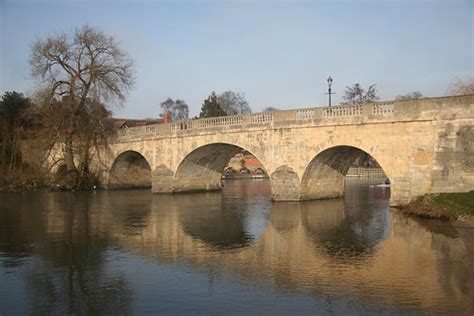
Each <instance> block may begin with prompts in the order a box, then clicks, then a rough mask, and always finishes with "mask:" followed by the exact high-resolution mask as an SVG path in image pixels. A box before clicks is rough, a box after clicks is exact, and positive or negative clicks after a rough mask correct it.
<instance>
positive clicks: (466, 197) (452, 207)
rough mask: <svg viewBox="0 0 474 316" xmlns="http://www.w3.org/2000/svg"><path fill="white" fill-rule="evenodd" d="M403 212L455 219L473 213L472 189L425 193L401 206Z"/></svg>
mask: <svg viewBox="0 0 474 316" xmlns="http://www.w3.org/2000/svg"><path fill="white" fill-rule="evenodd" d="M401 210H402V211H403V212H404V213H407V214H410V215H416V216H420V217H427V218H438V219H446V220H457V219H462V218H467V217H472V216H473V215H474V191H470V192H466V193H440V194H427V195H425V196H423V197H422V198H420V199H418V200H416V201H414V202H412V203H410V204H408V205H406V206H403V207H402V208H401Z"/></svg>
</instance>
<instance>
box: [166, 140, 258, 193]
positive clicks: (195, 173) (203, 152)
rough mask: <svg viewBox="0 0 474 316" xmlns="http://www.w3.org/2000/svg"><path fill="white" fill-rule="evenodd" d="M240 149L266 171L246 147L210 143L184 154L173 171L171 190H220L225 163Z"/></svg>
mask: <svg viewBox="0 0 474 316" xmlns="http://www.w3.org/2000/svg"><path fill="white" fill-rule="evenodd" d="M241 151H247V152H249V153H250V154H252V155H253V156H254V157H255V158H257V159H258V160H259V161H260V162H261V163H262V165H263V169H264V171H265V173H267V171H266V170H267V169H266V168H265V163H264V162H263V161H262V160H261V159H260V157H258V156H257V155H256V154H254V153H253V152H252V151H250V150H248V149H247V148H244V147H242V146H239V145H235V144H230V143H223V142H218V143H210V144H206V145H203V146H200V147H198V148H195V149H193V150H192V151H191V152H189V153H187V154H186V155H185V156H184V158H183V159H182V160H181V162H180V163H179V165H178V168H177V170H176V173H175V177H174V185H173V191H174V192H185V191H186V192H189V191H211V190H220V189H221V178H222V174H223V172H224V168H225V166H226V164H227V163H228V162H229V160H230V159H231V158H232V157H233V156H235V154H237V153H239V152H241Z"/></svg>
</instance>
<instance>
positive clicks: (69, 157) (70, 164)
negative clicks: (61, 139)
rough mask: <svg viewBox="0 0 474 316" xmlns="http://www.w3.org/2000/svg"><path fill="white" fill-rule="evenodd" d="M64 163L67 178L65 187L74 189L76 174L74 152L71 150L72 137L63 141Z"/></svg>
mask: <svg viewBox="0 0 474 316" xmlns="http://www.w3.org/2000/svg"><path fill="white" fill-rule="evenodd" d="M64 162H65V163H66V170H67V176H66V177H67V178H66V187H67V188H68V189H75V188H76V187H77V178H78V172H77V168H76V164H75V163H74V152H73V148H72V137H68V138H67V139H66V141H65V148H64Z"/></svg>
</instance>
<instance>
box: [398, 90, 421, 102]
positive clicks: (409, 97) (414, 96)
mask: <svg viewBox="0 0 474 316" xmlns="http://www.w3.org/2000/svg"><path fill="white" fill-rule="evenodd" d="M420 98H423V94H422V93H421V92H420V91H413V92H409V93H406V94H402V95H397V96H396V97H395V100H416V99H420Z"/></svg>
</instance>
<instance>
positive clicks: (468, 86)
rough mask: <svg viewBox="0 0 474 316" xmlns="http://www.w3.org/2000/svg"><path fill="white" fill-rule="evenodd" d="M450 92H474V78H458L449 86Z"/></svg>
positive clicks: (451, 93)
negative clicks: (464, 79)
mask: <svg viewBox="0 0 474 316" xmlns="http://www.w3.org/2000/svg"><path fill="white" fill-rule="evenodd" d="M447 93H448V94H450V95H465V94H474V78H470V79H467V80H466V81H463V80H460V79H456V80H454V81H453V82H452V83H451V84H450V85H449V87H448V91H447Z"/></svg>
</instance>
